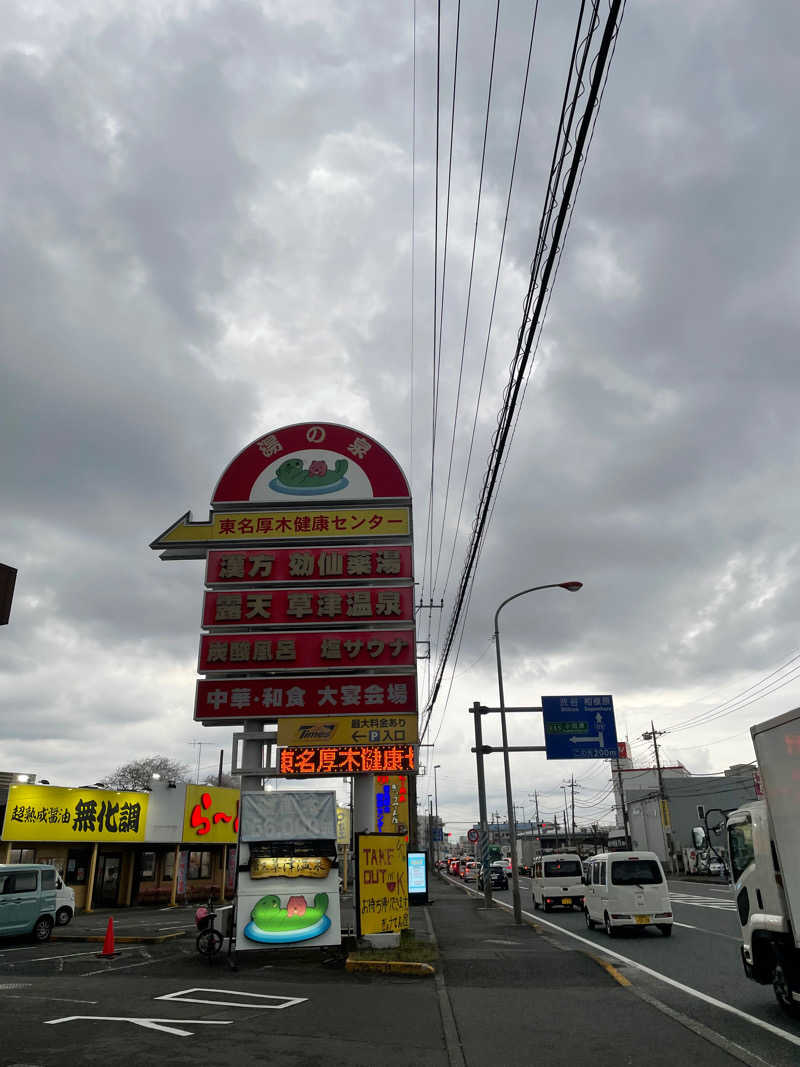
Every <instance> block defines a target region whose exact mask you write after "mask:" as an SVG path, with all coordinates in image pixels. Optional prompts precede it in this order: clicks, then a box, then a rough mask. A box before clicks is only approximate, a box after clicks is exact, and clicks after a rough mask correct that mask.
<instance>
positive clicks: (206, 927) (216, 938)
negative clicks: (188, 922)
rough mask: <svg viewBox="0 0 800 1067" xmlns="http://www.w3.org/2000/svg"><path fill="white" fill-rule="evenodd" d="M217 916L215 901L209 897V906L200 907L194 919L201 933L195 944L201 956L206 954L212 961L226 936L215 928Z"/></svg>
mask: <svg viewBox="0 0 800 1067" xmlns="http://www.w3.org/2000/svg"><path fill="white" fill-rule="evenodd" d="M216 917H217V913H216V911H214V902H213V900H212V899H211V897H209V899H208V906H207V907H199V908H198V909H197V911H196V912H195V915H194V921H195V923H196V925H197V928H198V930H199V931H200V933H199V934H198V935H197V939H196V941H195V944H196V945H197V951H198V952H199V953H200V955H201V956H206V957H207V958H208V962H209V963H211V962H212V960H213V959H214V957H215V956H216V955H217V953H218V952H219V951H220V949H221V948H222V945H223V941H224V938H223V936H222V934H221V933H220V932H219V930H216V929H215V928H214V920H215V919H216Z"/></svg>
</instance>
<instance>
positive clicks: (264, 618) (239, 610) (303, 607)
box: [203, 585, 414, 627]
mask: <svg viewBox="0 0 800 1067" xmlns="http://www.w3.org/2000/svg"><path fill="white" fill-rule="evenodd" d="M413 618H414V588H413V586H410V585H407V586H386V587H383V588H380V587H379V588H365V587H364V586H361V587H355V588H345V589H331V588H328V589H302V590H296V589H275V590H270V591H265V590H264V589H241V590H240V589H231V590H230V591H227V592H224V593H221V592H208V593H206V595H205V599H204V601H203V626H259V627H263V626H294V625H305V626H309V625H310V626H319V625H326V624H328V623H339V624H341V623H354V622H388V623H392V622H410V621H411V620H412V619H413Z"/></svg>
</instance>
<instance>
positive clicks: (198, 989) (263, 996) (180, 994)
mask: <svg viewBox="0 0 800 1067" xmlns="http://www.w3.org/2000/svg"><path fill="white" fill-rule="evenodd" d="M187 993H223V994H225V995H227V996H235V997H252V998H253V1001H252V1002H251V1003H249V1004H248V1003H239V1002H238V1001H235V1000H204V999H199V998H198V997H187V996H186V994H187ZM153 999H154V1000H174V1001H177V1003H179V1004H221V1005H222V1007H224V1008H270V1009H271V1010H273V1011H282V1010H283V1009H284V1008H293V1007H294V1006H295V1005H296V1004H305V1003H306V1001H307V1000H308V997H283V996H278V995H277V994H273V993H246V992H244V990H241V989H209V988H207V987H205V986H193V987H192V988H191V989H179V990H178V991H177V993H165V994H164V995H163V996H161V997H153ZM267 1000H277V1001H280V1003H279V1004H258V1003H256V1001H267Z"/></svg>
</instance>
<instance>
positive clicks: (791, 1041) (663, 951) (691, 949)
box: [469, 878, 800, 1067]
mask: <svg viewBox="0 0 800 1067" xmlns="http://www.w3.org/2000/svg"><path fill="white" fill-rule="evenodd" d="M530 886H531V883H530V879H528V878H520V889H521V895H522V908H523V911H524V912H526V913H527V915H528V916H529V917H530V918H532V919H534V920H535V921H537V922H540V923H541V924H542V925H543V926H544V927H545V928H550V929H552V932H553V934H557V932H558V931H559V930H561V931H565V932H567V933H569V934H573V935H577V936H578V937H580V938H582V939H583V940H584V943H585V944H586V947H587V949H588V950H591V949H592V948H596V949H597V950H599V951H600V952H601V953H602V954H604V955H606V956H607V957H608V959H609V960H610V961H611V962H612V963H613V964H614V965H615V966H616V967H617V968H618V970H619V971H620V973H621V974H623V975H624V976H625V977H626V978H628V979H629V980H630V981H631V982H632V983H634V985H636V986H639V987H640V988H642V989H644V990H646V991H647V992H648V993H649V994H650V995H652V996H655V997H657V998H658V999H659V1000H661V1001H663V1002H664V1003H665V1004H667V1005H668V1006H670V1007H672V1008H674V1009H675V1010H678V1011H680V1012H683V1013H685V1014H686V1015H687V1016H688V1017H690V1018H691V1019H694V1020H697V1021H698V1022H700V1023H702V1024H704V1025H706V1026H709V1027H711V1028H712V1029H713V1030H715V1031H716V1032H718V1033H721V1034H724V1036H725V1037H727V1038H728V1039H730V1040H732V1041H734V1042H736V1043H737V1044H739V1045H741V1046H742V1047H743V1048H745V1049H746V1050H748V1051H750V1052H751V1053H753V1054H754V1055H756V1056H758V1057H760V1058H761V1059H762V1060H763V1061H764V1062H766V1063H767V1064H771V1065H773V1064H774V1065H776V1067H777V1065H780V1067H784V1065H785V1067H796V1065H797V1063H798V1062H800V1021H795V1020H793V1019H791V1018H789V1017H788V1016H787V1015H786V1014H785V1013H784V1012H783V1011H781V1009H780V1008H779V1007H778V1005H777V1003H776V1001H775V998H774V996H773V993H772V988H771V987H770V986H761V985H757V984H756V983H755V982H751V981H749V980H748V979H747V978H746V977H745V975H744V971H743V970H742V965H741V961H740V956H739V944H740V941H739V922H738V918H737V916H736V911H735V904H734V900H733V891H732V889H731V888H730V887H729V886H727V885H724V884H720V885H718V886H717V885H709V884H697V883H692V882H683V881H677V880H671V881H670V896H671V899H672V905H673V915H674V916H675V920H676V927H675V929H674V930H673V935H672V937H671V938H665V937H663V936H662V935H661V934H660V933H659V932H658V931H657V930H651V929H649V928H647V929H644V930H631V931H630V932H628V931H623V932H621V934H620V935H619V936H618V937H615V938H613V939H612V938H609V937H608V935H607V934H606V933H605V931H603V930H588V929H587V928H586V922H585V920H584V917H583V915H582V914H580V913H579V912H577V911H570V910H566V909H560V908H557V909H554V910H553V911H551V912H549V913H546V914H545V913H544V912H543V911H542V910H538V911H535V910H534V908H533V903H532V899H531V888H530ZM469 888H470V889H471V890H475V889H476V888H477V887H476V886H475V885H474V884H471V885H470V886H469ZM494 896H495V898H496V899H497V900H498V901H503V902H504V903H506V904H508V905H510V904H511V901H512V894H511V889H510V888H509V889H508V890H505V891H502V890H495V891H494ZM615 954H616V956H618V957H623V959H622V960H620V959H617V958H615ZM636 964H639V965H640V966H641V967H645V968H648V969H649V970H651V971H653V972H655V974H656V975H657V976H658V977H654V976H653V975H651V974H648V973H647V972H645V971H643V970H641V969H639V968H637V967H636ZM664 979H667V981H665V980H664ZM669 980H671V982H672V983H676V984H670V981H669ZM695 993H697V994H701V996H696V995H694V994H695ZM702 995H705V996H707V997H710V998H713V999H714V1000H716V1001H719V1002H721V1003H722V1004H723V1005H728V1006H731V1007H733V1008H735V1009H738V1011H739V1012H742V1013H744V1015H745V1016H748V1017H749V1018H743V1017H742V1016H741V1015H738V1014H734V1013H731V1012H728V1011H725V1010H724V1009H723V1008H720V1007H718V1006H716V1005H715V1004H713V1003H709V1001H707V1000H704V999H702ZM770 1028H775V1029H774V1030H773V1029H770ZM775 1030H777V1032H775Z"/></svg>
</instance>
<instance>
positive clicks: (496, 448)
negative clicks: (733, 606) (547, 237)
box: [422, 0, 622, 736]
mask: <svg viewBox="0 0 800 1067" xmlns="http://www.w3.org/2000/svg"><path fill="white" fill-rule="evenodd" d="M598 2H599V0H598ZM621 4H622V0H611V3H610V11H609V15H608V18H607V21H606V25H605V28H604V30H603V35H602V39H601V43H600V47H599V49H598V53H597V57H596V59H595V61H594V64H593V66H592V73H591V84H590V88H589V92H588V94H587V101H586V106H585V109H584V112H583V115H582V117H581V121H580V124H579V131H578V136H577V139H576V143H575V152H574V155H573V159H572V162H571V165H570V168H569V171H568V173H567V178H566V181H565V183H564V189H563V196H562V199H561V204H560V207H559V211H558V214H557V216H556V221H555V224H554V226H553V232H552V237H551V243H550V246H549V248H550V251H549V254H548V256H547V259H546V260H545V263H544V268H543V270H542V272H541V277H539V276H538V253H539V249H538V248H537V258H536V260H535V263H534V270H533V271H532V274H531V281H530V285H529V290H528V296H527V297H526V302H525V315H524V318H523V324H522V327H521V328H520V336H519V339H518V343H517V354H515V357H514V360H513V361H512V378H511V380H510V382H509V384H508V386H507V388H506V394H505V400H504V405H503V408H502V410H501V413H500V418H499V424H498V429H497V431H496V433H495V437H494V440H493V443H492V449H491V454H490V460H489V469H488V470H487V474H486V477H485V479H484V484H483V489H482V492H481V500H480V503H479V507H478V513H477V515H476V519H475V523H474V525H473V534H472V540H471V544H470V547H469V549H468V553H467V558H466V561H465V564H464V569H463V571H462V576H461V581H460V584H459V589H458V593H457V595H456V602H455V605H454V610H453V615H452V618H451V623H450V626H449V628H448V633H447V637H446V640H445V647H444V650H443V652H442V655H441V656H440V660H439V664H438V666H437V671H436V676H435V680H434V684H433V688H432V691H431V694H430V696H429V698H428V705H427V707H426V713H427V714H426V720H425V724H424V726H423V731H422V736H424V734H425V731H426V730H427V727H428V724H429V722H430V715H431V712H432V709H433V704H434V703H435V701H436V698H437V696H438V692H439V689H440V687H441V682H442V677H443V673H444V668H445V665H446V662H447V659H448V656H449V653H450V650H451V648H452V644H453V640H454V638H455V632H456V628H457V624H458V618H459V615H460V613H461V610H462V608H463V605H464V601H465V598H466V595H467V590H468V588H469V586H470V585H471V583H472V580H473V571H474V566H475V562H476V559H477V556H478V552H479V549H480V546H481V543H482V540H483V537H484V532H485V528H486V522H487V518H488V515H489V507H490V503H491V500H492V496H493V493H494V490H495V486H496V483H497V479H498V476H499V474H500V471H501V468H502V466H503V455H504V452H505V448H506V444H507V441H508V436H509V433H510V430H511V427H512V425H513V424H514V412H515V409H516V406H517V403H518V400H519V394H520V390H521V388H522V384H523V381H524V379H525V370H526V367H527V363H528V360H529V358H530V353H531V347H532V345H533V341H534V338H535V336H536V332H537V329H538V326H539V323H540V318H541V313H542V308H543V306H544V302H545V298H546V296H547V293H548V285H549V281H550V277H551V275H552V273H553V268H554V266H555V263H556V259H557V257H558V254H559V250H560V247H561V245H560V242H561V238H562V234H563V231H564V225H565V222H566V220H567V217H568V214H570V212H569V208H570V203H571V197H572V193H573V190H574V189H575V183H576V181H577V178H578V174H579V173H581V171H582V166H581V162H582V160H583V151H584V147H585V145H586V140H587V137H588V135H589V131H590V129H591V128H592V126H593V123H594V121H595V119H596V114H595V105H596V104H597V102H598V95H599V93H600V90H601V87H604V71H605V66H606V61H607V59H608V57H609V53H610V50H611V45H612V43H613V41H614V39H615V37H616V35H617V33H618V24H617V18H618V16H619V13H620V8H621ZM594 14H595V15H596V6H595V9H594ZM595 25H596V20H595V21H594V22H593V24H592V27H591V28H590V30H589V31H588V33H587V34H586V37H585V42H586V44H585V52H584V57H583V59H582V62H581V68H580V72H581V75H582V72H583V70H584V69H585V63H586V58H587V56H588V52H589V47H590V43H591V40H592V36H593V34H594V32H595ZM571 75H572V72H571V69H570V79H571ZM577 84H578V89H580V87H581V80H580V78H579V80H578V83H577ZM579 95H582V93H580V92H578V91H576V93H575V96H574V99H573V107H572V113H573V114H574V107H575V104H576V102H577V98H578V96H579ZM563 119H564V115H563V112H562V118H561V121H560V122H559V131H561V128H562V123H563ZM570 121H571V120H570ZM559 137H560V132H559ZM562 153H563V154H566V142H564V145H563V146H562ZM559 174H560V170H559ZM552 179H553V173H552V170H551V181H552ZM537 288H538V291H539V295H538V298H537V299H536V303H535V307H534V311H533V314H532V316H531V317H530V319H529V318H528V314H527V312H528V309H529V308H530V306H531V304H532V302H533V294H534V293H535V291H536V290H537Z"/></svg>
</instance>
